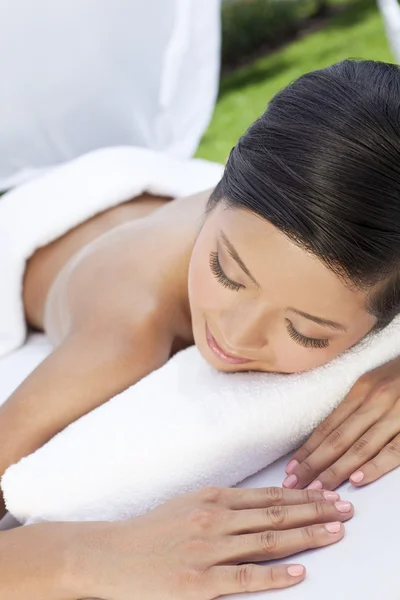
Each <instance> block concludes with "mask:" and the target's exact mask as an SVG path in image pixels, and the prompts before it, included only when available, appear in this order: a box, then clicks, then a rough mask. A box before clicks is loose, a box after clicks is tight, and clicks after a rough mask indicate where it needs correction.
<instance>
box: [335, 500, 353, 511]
mask: <svg viewBox="0 0 400 600" xmlns="http://www.w3.org/2000/svg"><path fill="white" fill-rule="evenodd" d="M335 506H336V508H337V509H338V511H339V512H341V513H348V512H350V511H351V502H335Z"/></svg>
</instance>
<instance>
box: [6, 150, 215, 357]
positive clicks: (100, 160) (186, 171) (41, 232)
mask: <svg viewBox="0 0 400 600" xmlns="http://www.w3.org/2000/svg"><path fill="white" fill-rule="evenodd" d="M222 170H223V167H222V166H221V165H219V164H217V163H211V162H208V161H205V160H200V159H192V160H184V159H182V160H180V159H177V158H173V157H171V156H168V155H166V154H161V153H157V152H153V151H151V150H145V149H142V148H134V147H128V146H127V147H118V148H107V149H102V150H96V151H94V152H91V153H89V154H86V155H84V156H82V157H80V158H78V159H76V160H73V161H71V162H70V163H67V164H65V165H63V166H61V167H57V168H55V169H54V170H52V171H51V172H49V173H48V174H46V175H44V176H42V177H38V178H37V179H34V180H33V181H30V182H29V183H26V184H24V185H21V186H20V187H17V188H15V189H13V190H11V191H10V192H8V193H7V194H5V195H4V196H2V197H1V198H0V254H1V260H0V281H1V282H2V289H1V294H0V357H1V356H4V355H5V354H7V353H8V352H11V351H12V350H15V349H16V348H17V347H18V346H20V345H21V344H23V342H24V340H25V337H26V326H25V319H24V310H23V302H22V282H23V276H24V271H25V265H26V261H27V259H28V258H29V257H30V256H31V255H32V254H33V253H34V251H35V250H36V249H37V248H39V247H40V246H44V245H46V244H48V243H50V242H51V241H53V240H54V239H56V238H58V237H60V236H61V235H63V234H64V233H66V232H67V231H68V230H69V229H71V228H72V227H75V226H76V225H79V223H82V222H83V221H86V220H87V219H89V218H90V217H92V216H93V215H95V214H97V213H99V212H102V211H104V210H106V209H107V208H110V207H112V206H116V205H117V204H120V203H121V202H125V201H126V200H129V199H131V198H133V197H135V196H137V195H139V194H141V193H143V192H146V191H147V192H150V193H153V194H159V195H165V196H185V195H189V194H194V193H196V192H199V191H201V190H205V189H207V188H211V187H213V186H214V185H216V183H217V182H218V180H219V179H220V177H221V174H222Z"/></svg>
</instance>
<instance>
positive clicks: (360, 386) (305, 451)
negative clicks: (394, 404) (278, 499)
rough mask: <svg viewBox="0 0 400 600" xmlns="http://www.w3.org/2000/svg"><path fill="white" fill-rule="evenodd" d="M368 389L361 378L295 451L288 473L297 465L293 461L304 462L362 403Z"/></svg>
mask: <svg viewBox="0 0 400 600" xmlns="http://www.w3.org/2000/svg"><path fill="white" fill-rule="evenodd" d="M369 385H370V384H369ZM368 390H369V387H368V388H367V385H364V383H363V382H362V380H361V379H359V380H358V381H357V383H356V384H355V385H353V387H352V388H351V390H350V392H349V393H348V394H347V396H346V397H345V398H344V399H343V400H342V402H341V403H340V404H339V406H338V407H337V408H336V409H335V410H334V411H333V412H332V413H331V414H330V415H329V416H328V417H327V418H326V419H324V421H322V423H320V424H319V425H318V427H317V428H316V429H315V431H314V432H313V433H312V434H311V436H310V437H309V438H308V440H307V442H306V443H305V444H303V446H301V448H299V449H298V450H297V452H295V453H294V455H293V457H292V459H291V460H290V461H289V463H288V465H287V467H286V469H288V467H289V465H291V469H290V470H286V472H287V473H291V472H292V471H293V468H294V467H295V466H297V465H294V464H293V461H296V463H301V462H303V460H305V459H306V458H307V457H308V456H310V454H312V453H313V452H314V451H315V450H316V449H317V448H318V446H319V445H320V444H321V443H322V442H323V441H324V440H325V439H326V438H327V436H328V435H330V434H331V433H332V432H333V431H334V430H335V429H336V428H337V427H339V426H340V425H341V424H342V423H343V422H344V421H345V420H346V419H347V418H348V417H349V416H350V415H351V414H352V413H353V412H354V411H356V410H357V409H358V408H359V407H360V406H361V405H362V403H363V402H364V400H365V397H366V395H367V393H368ZM291 463H292V464H291Z"/></svg>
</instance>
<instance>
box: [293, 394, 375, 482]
mask: <svg viewBox="0 0 400 600" xmlns="http://www.w3.org/2000/svg"><path fill="white" fill-rule="evenodd" d="M376 420H377V414H376V409H375V408H374V407H373V406H370V405H369V404H368V405H364V406H362V407H361V408H360V409H359V410H358V411H356V412H355V413H353V414H352V415H350V417H348V418H347V419H346V420H345V421H344V423H342V425H340V426H339V427H338V428H337V429H335V431H333V432H332V433H331V434H330V435H328V437H327V438H326V439H325V440H324V441H323V442H322V444H321V445H320V446H319V447H318V448H317V450H315V452H313V453H312V454H310V456H309V457H308V458H307V459H306V460H304V461H303V462H302V463H300V464H299V465H298V466H297V467H296V468H295V469H294V470H293V472H292V473H291V474H290V475H288V477H286V479H285V480H284V482H283V484H282V485H283V486H284V487H286V488H294V487H297V488H302V487H304V486H306V485H308V484H309V483H311V482H312V481H314V480H315V479H317V478H318V480H320V478H319V477H318V476H319V475H320V474H321V473H322V472H323V471H325V469H327V467H329V466H330V465H332V464H333V463H335V462H336V460H337V459H339V458H340V457H341V456H343V454H344V453H345V452H347V450H348V449H349V448H350V447H351V446H352V444H353V443H354V442H355V441H356V440H358V439H359V438H361V437H362V436H363V435H364V434H365V432H366V431H368V429H369V428H370V427H371V426H372V425H374V423H375V422H376ZM322 487H323V486H322V485H321V486H320V488H322ZM328 489H329V488H328Z"/></svg>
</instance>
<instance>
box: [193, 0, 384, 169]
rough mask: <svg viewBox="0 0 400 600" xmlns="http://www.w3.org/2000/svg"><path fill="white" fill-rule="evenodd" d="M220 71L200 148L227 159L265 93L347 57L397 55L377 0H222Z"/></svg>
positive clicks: (208, 155)
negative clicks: (209, 122) (393, 53)
mask: <svg viewBox="0 0 400 600" xmlns="http://www.w3.org/2000/svg"><path fill="white" fill-rule="evenodd" d="M222 31H223V43H222V62H223V67H222V76H221V84H220V91H219V98H218V102H217V106H216V109H215V112H214V116H213V119H212V122H211V124H210V126H209V128H208V130H207V131H206V133H205V134H204V136H203V139H202V141H201V144H200V147H199V149H198V151H197V156H198V157H201V158H207V159H209V160H215V161H218V162H225V160H226V158H227V156H228V154H229V151H230V149H231V148H232V146H234V145H235V143H236V141H237V140H238V138H239V137H240V135H242V133H243V132H244V131H245V130H246V128H247V127H248V126H249V125H250V124H251V123H252V122H253V121H254V120H255V119H256V118H257V117H258V116H259V115H260V114H261V113H262V112H263V111H264V110H265V107H266V105H267V103H268V101H269V99H270V98H271V97H272V96H273V95H274V94H275V93H276V92H278V91H279V90H280V89H281V88H282V87H284V86H286V85H288V84H289V83H290V82H291V81H293V79H296V78H297V77H299V76H300V75H302V74H303V73H307V72H308V71H312V70H314V69H318V68H323V67H326V66H327V65H330V64H332V63H335V62H338V61H340V60H343V59H345V58H364V59H373V60H383V61H387V62H395V61H394V57H393V55H392V53H391V51H390V48H389V46H388V42H387V39H386V36H385V32H384V27H383V22H382V18H381V15H380V13H379V11H378V9H377V6H376V3H375V1H374V0H225V1H224V2H223V5H222Z"/></svg>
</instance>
